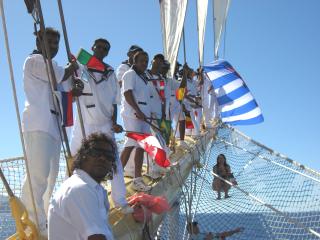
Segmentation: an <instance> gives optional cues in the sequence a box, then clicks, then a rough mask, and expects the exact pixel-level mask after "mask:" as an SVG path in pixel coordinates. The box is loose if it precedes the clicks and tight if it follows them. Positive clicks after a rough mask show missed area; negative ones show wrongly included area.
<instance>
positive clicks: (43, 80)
mask: <svg viewBox="0 0 320 240" xmlns="http://www.w3.org/2000/svg"><path fill="white" fill-rule="evenodd" d="M45 34H46V37H47V43H48V46H49V49H50V57H51V58H54V57H55V56H56V54H57V52H58V49H59V40H60V33H59V32H58V31H57V30H55V29H53V28H46V29H45ZM42 41H43V35H42V33H38V36H37V39H36V45H37V50H35V51H33V53H32V54H31V55H29V56H28V57H27V59H26V60H25V63H24V66H23V83H24V91H25V95H26V101H25V108H24V111H23V119H22V128H23V135H24V139H25V144H26V152H27V161H28V166H29V170H30V178H31V184H32V191H33V196H34V201H35V205H36V212H37V216H36V214H35V212H34V208H33V204H32V197H31V192H30V189H29V179H27V177H25V181H24V184H23V187H22V193H21V200H22V202H23V203H24V205H25V207H26V208H27V210H28V212H29V216H30V219H31V220H32V221H33V222H36V217H37V219H38V223H39V231H40V234H41V235H44V236H45V235H46V234H47V230H46V219H47V217H46V215H47V210H48V206H49V199H50V197H51V194H52V191H53V188H54V185H55V182H56V177H57V175H58V170H59V159H60V148H61V138H60V124H61V123H60V118H61V117H60V116H58V115H59V111H58V109H56V108H55V106H54V102H53V101H54V100H53V95H52V91H51V86H50V82H49V79H48V75H47V71H46V65H45V62H44V57H46V56H45V55H44V54H43V53H42V51H41V42H42ZM46 58H47V57H46ZM52 63H53V69H54V73H55V78H56V80H57V84H58V86H57V88H58V89H60V88H62V85H64V84H65V85H69V87H70V81H69V80H68V78H69V77H70V76H71V75H72V73H73V72H74V71H75V70H76V69H77V68H78V65H77V64H76V63H75V62H73V63H71V64H69V65H67V66H66V67H60V66H58V64H57V63H56V62H55V61H52ZM63 82H64V83H63Z"/></svg>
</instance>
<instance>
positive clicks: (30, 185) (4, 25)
mask: <svg viewBox="0 0 320 240" xmlns="http://www.w3.org/2000/svg"><path fill="white" fill-rule="evenodd" d="M0 8H1V18H2V28H3V33H4V38H5V47H6V52H7V61H8V64H9V70H10V79H11V88H12V95H13V101H14V106H15V111H16V117H17V121H18V127H19V136H20V141H21V146H22V151H23V157H24V159H25V165H26V170H27V178H28V180H29V181H28V182H29V184H28V187H29V190H30V193H31V201H32V207H33V210H34V213H35V216H36V218H35V219H36V226H37V228H38V229H39V222H38V215H37V209H36V205H35V200H34V195H33V189H32V183H31V177H30V171H29V164H28V161H27V153H26V146H25V142H24V138H23V133H22V126H21V118H20V110H19V104H18V97H17V90H16V83H15V78H14V73H13V66H12V60H11V52H10V45H9V40H8V39H9V38H8V31H7V24H6V18H5V15H4V7H3V0H0Z"/></svg>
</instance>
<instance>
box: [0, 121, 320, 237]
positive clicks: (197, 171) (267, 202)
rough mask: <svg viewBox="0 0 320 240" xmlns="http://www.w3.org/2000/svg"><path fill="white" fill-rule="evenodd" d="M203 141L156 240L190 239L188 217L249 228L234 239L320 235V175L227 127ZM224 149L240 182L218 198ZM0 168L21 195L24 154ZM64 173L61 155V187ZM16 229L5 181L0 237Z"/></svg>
mask: <svg viewBox="0 0 320 240" xmlns="http://www.w3.org/2000/svg"><path fill="white" fill-rule="evenodd" d="M202 141H206V142H207V148H204V149H197V151H198V153H199V154H198V155H199V156H200V158H199V159H192V161H193V163H194V167H193V169H192V171H191V173H190V176H189V178H188V179H187V181H186V182H185V183H181V195H180V197H178V198H177V201H176V202H175V203H174V204H173V207H172V210H171V211H170V212H169V213H168V214H167V215H166V216H165V217H164V220H163V222H162V224H161V225H160V227H159V229H158V232H157V234H156V235H157V236H156V239H187V238H188V233H187V231H186V222H187V219H188V220H189V221H191V220H195V221H197V222H198V223H199V227H200V230H201V231H202V232H209V231H211V232H223V231H227V230H231V229H235V228H237V227H244V228H245V229H244V231H243V232H242V233H238V234H235V235H233V236H232V237H230V239H318V237H317V235H319V232H320V174H319V173H317V172H315V171H313V170H312V169H308V168H306V167H304V166H303V165H300V164H299V163H297V162H294V161H292V160H291V159H288V158H286V157H285V156H282V155H281V154H278V153H275V152H273V151H272V150H271V149H269V148H267V147H265V146H263V145H261V144H260V143H257V142H255V141H253V140H251V139H250V138H248V137H246V136H245V135H243V134H242V133H241V132H239V131H237V130H235V129H233V128H229V127H227V126H221V127H220V128H219V129H218V131H217V134H216V139H214V140H212V141H207V140H206V139H202ZM220 153H223V154H225V155H226V158H227V161H228V164H229V165H230V166H231V170H232V172H233V174H234V176H235V178H236V180H237V182H238V186H233V187H232V188H231V189H230V191H229V194H230V196H231V197H230V198H228V199H221V200H216V198H217V194H216V192H214V191H213V190H212V181H213V173H212V167H213V166H214V165H215V163H216V158H217V156H218V155H219V154H220ZM196 155H197V154H196ZM0 167H1V168H2V169H3V171H4V174H5V176H6V178H7V180H8V182H9V184H10V186H11V188H12V190H13V192H14V193H15V195H16V196H20V194H21V184H22V183H23V178H24V172H25V165H24V160H23V158H14V159H7V160H0ZM65 174H66V167H65V160H64V157H63V155H61V164H60V171H59V176H58V179H57V184H56V187H59V185H60V184H61V182H62V181H63V180H64V178H65ZM177 179H179V176H177ZM229 183H230V182H229ZM230 184H231V183H230ZM222 197H223V194H222ZM14 232H15V225H14V221H13V219H12V217H11V210H10V208H9V205H8V196H7V194H6V191H5V189H4V186H3V184H2V182H0V239H5V238H6V237H8V236H10V235H11V234H13V233H14Z"/></svg>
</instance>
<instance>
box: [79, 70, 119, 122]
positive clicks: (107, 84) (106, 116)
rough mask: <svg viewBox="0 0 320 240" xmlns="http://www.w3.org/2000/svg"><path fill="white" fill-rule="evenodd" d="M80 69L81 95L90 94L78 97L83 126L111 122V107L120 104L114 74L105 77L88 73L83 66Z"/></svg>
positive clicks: (97, 73)
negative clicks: (82, 85) (82, 87)
mask: <svg viewBox="0 0 320 240" xmlns="http://www.w3.org/2000/svg"><path fill="white" fill-rule="evenodd" d="M80 69H81V70H80V71H81V74H80V76H81V78H82V79H83V83H84V89H83V93H86V94H92V96H88V95H82V96H81V97H79V101H80V106H81V113H82V116H83V121H84V124H85V125H87V124H89V125H102V124H104V123H106V122H108V121H111V118H112V116H113V110H114V107H113V105H114V104H120V86H119V84H118V82H117V79H116V75H115V73H114V72H110V73H109V74H108V75H107V76H105V75H103V74H102V73H100V72H89V71H88V70H87V69H86V67H85V66H81V68H80ZM86 80H87V81H86Z"/></svg>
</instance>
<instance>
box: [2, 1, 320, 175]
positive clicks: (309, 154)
mask: <svg viewBox="0 0 320 240" xmlns="http://www.w3.org/2000/svg"><path fill="white" fill-rule="evenodd" d="M4 2H5V3H4V5H5V11H6V16H7V24H8V28H9V39H10V46H11V51H12V53H11V54H12V58H13V64H14V73H15V78H16V84H17V90H18V96H19V105H20V111H21V112H22V110H23V104H24V93H23V88H22V65H23V62H24V59H25V58H26V56H27V55H28V54H29V53H30V52H31V51H32V49H33V48H34V46H35V44H34V42H35V41H34V37H33V35H32V32H33V22H32V18H31V16H29V15H28V14H27V11H26V8H25V5H24V2H23V1H8V0H5V1H4ZM42 2H43V8H44V15H45V21H46V25H47V26H53V27H56V28H58V29H61V24H60V21H59V15H58V7H57V3H56V1H42ZM211 3H212V1H211V0H209V12H208V19H207V31H206V40H205V63H207V62H210V61H212V59H213V34H212V30H213V26H212V21H213V20H212V19H213V18H212V6H211ZM63 6H64V11H65V18H66V22H67V30H68V36H69V41H70V45H71V49H72V51H73V52H74V53H77V51H78V49H79V48H80V47H83V48H85V49H87V50H90V47H91V45H92V42H93V40H94V39H96V38H99V37H103V38H107V39H108V40H109V41H110V42H111V50H110V53H109V56H108V58H107V62H108V63H110V64H111V65H112V66H114V67H117V66H118V65H119V64H120V62H121V61H122V60H124V59H125V58H126V51H127V49H128V47H129V46H130V45H131V44H138V45H140V46H142V47H143V48H144V49H145V50H146V51H147V52H148V53H149V54H150V55H151V56H152V55H154V54H156V53H158V52H162V41H161V27H160V14H159V4H158V1H157V0H135V1H132V0H122V1H116V0H113V1H111V0H109V1H101V0H100V1H99V0H91V1H84V0H79V1H63ZM319 10H320V1H319V0H308V1H305V2H303V1H297V0H281V1H279V0H268V1H257V0H242V1H232V4H231V7H230V11H229V17H228V23H227V36H226V46H225V50H226V51H225V53H226V54H225V59H227V60H228V61H229V62H230V63H231V64H232V65H233V66H234V67H235V68H236V69H237V70H238V72H239V73H240V74H241V75H242V77H243V78H244V80H245V81H246V83H247V85H248V86H249V88H250V90H251V91H252V93H253V94H254V96H255V97H256V100H257V101H258V104H259V105H260V107H261V109H262V111H263V114H264V117H265V122H264V123H262V124H258V125H254V126H244V127H241V128H240V130H241V131H243V132H244V133H245V134H247V135H248V136H250V137H252V138H253V139H255V140H257V141H260V142H261V143H263V144H265V145H266V146H269V147H270V148H272V149H274V150H276V151H278V152H281V153H283V154H285V155H287V156H289V157H290V158H292V159H294V160H296V161H298V162H301V163H302V164H305V165H307V166H310V167H312V168H315V169H318V170H319V169H320V164H319V160H320V141H319V139H318V136H319V134H320V126H319V124H320V113H319V106H318V104H319V94H318V92H319V89H320V79H319V73H318V72H317V71H316V70H317V69H319V67H320V66H319V65H320V61H319V56H320V46H319V43H320V27H319V23H320V15H319ZM185 33H186V42H187V61H188V63H189V65H191V66H192V67H194V68H196V67H197V64H198V56H197V33H196V6H195V1H189V5H188V12H187V18H186V22H185ZM61 40H62V41H61V44H60V51H59V53H58V55H57V57H56V60H57V61H58V62H59V63H60V64H64V63H65V62H66V53H65V48H64V42H63V39H61ZM222 55H223V54H222ZM179 59H180V61H181V62H182V60H183V56H182V51H180V54H179ZM0 73H1V81H0V89H1V90H2V93H1V94H0V102H1V105H0V112H1V118H0V125H1V137H0V146H1V148H0V149H1V151H0V158H5V157H12V156H17V155H21V153H22V149H21V145H20V140H19V133H18V127H17V121H16V116H15V110H14V104H13V98H12V91H11V85H10V81H9V71H8V66H7V62H6V55H5V48H4V38H3V32H2V30H1V33H0Z"/></svg>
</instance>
